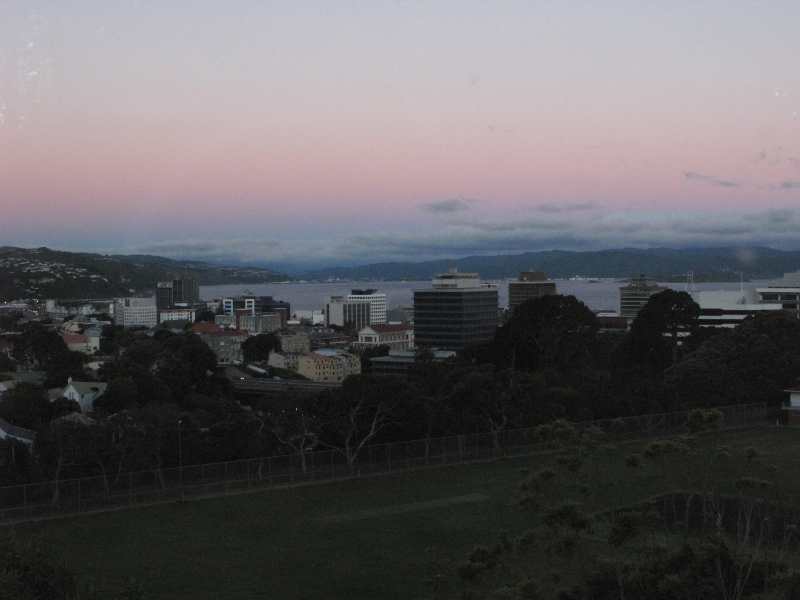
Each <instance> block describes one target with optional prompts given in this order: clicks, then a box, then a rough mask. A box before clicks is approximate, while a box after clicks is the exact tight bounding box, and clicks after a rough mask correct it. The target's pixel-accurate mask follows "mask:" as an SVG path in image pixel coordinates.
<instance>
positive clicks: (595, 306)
mask: <svg viewBox="0 0 800 600" xmlns="http://www.w3.org/2000/svg"><path fill="white" fill-rule="evenodd" d="M508 282H509V280H507V279H506V280H499V281H487V283H494V284H496V285H497V286H498V292H499V295H500V306H502V307H506V306H508ZM758 283H759V282H750V283H747V284H745V285H749V286H752V285H757V284H758ZM622 285H624V282H623V281H621V280H613V279H601V280H597V281H588V280H556V286H557V289H558V293H559V294H566V295H573V296H575V297H576V298H578V299H579V300H581V301H583V302H584V303H585V304H586V305H587V306H588V307H589V308H591V309H592V310H613V311H616V310H618V308H619V288H620V286H622ZM661 285H663V286H666V287H671V288H673V289H676V290H686V284H685V283H662V284H661ZM739 286H740V284H739V283H738V282H716V283H714V282H712V283H695V284H694V285H693V288H692V289H694V290H697V291H702V290H738V289H739ZM427 287H430V281H427V280H426V281H379V282H374V281H373V282H363V281H360V282H342V281H338V282H333V283H268V284H260V285H211V286H201V287H200V297H201V298H202V299H203V300H213V299H215V298H222V297H230V296H236V295H240V294H245V293H247V294H249V293H252V294H255V295H257V296H274V297H275V298H276V299H278V300H285V301H287V302H289V303H291V305H292V310H293V311H294V310H319V309H321V308H322V307H323V305H324V304H325V301H326V299H327V298H328V297H329V296H341V295H345V294H348V293H349V292H350V290H352V289H362V288H377V289H379V290H380V291H382V292H385V293H386V296H387V302H388V305H389V306H390V307H395V306H411V305H412V304H413V298H414V290H415V289H423V288H427Z"/></svg>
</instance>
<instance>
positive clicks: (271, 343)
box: [242, 333, 280, 362]
mask: <svg viewBox="0 0 800 600" xmlns="http://www.w3.org/2000/svg"><path fill="white" fill-rule="evenodd" d="M277 350H280V341H279V340H278V337H277V336H276V335H275V334H273V333H259V334H258V335H253V336H250V337H248V338H247V339H246V340H245V341H244V343H243V344H242V354H243V356H244V360H245V361H246V362H261V361H265V360H269V353H270V352H272V351H277Z"/></svg>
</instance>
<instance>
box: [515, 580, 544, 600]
mask: <svg viewBox="0 0 800 600" xmlns="http://www.w3.org/2000/svg"><path fill="white" fill-rule="evenodd" d="M518 591H519V597H520V598H523V599H524V600H538V599H539V598H541V597H542V593H541V591H540V590H539V584H537V583H536V581H535V580H534V579H526V580H525V581H523V582H522V583H521V584H520V585H519V588H518Z"/></svg>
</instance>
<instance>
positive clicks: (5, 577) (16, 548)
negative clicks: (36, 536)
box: [0, 535, 79, 600]
mask: <svg viewBox="0 0 800 600" xmlns="http://www.w3.org/2000/svg"><path fill="white" fill-rule="evenodd" d="M78 597H79V594H78V586H77V578H76V577H75V575H74V574H73V573H72V572H70V571H68V570H67V569H66V567H64V566H63V564H62V563H61V562H59V561H57V560H55V559H54V558H53V557H52V556H51V554H50V553H49V552H48V551H47V550H46V549H45V548H44V546H43V545H42V544H41V543H40V542H39V541H36V540H26V541H19V540H17V539H16V538H15V537H14V536H13V535H8V536H6V535H4V536H3V537H2V538H1V539H0V598H8V599H11V598H14V599H18V600H77V598H78Z"/></svg>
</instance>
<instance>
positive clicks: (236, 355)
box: [192, 323, 248, 365]
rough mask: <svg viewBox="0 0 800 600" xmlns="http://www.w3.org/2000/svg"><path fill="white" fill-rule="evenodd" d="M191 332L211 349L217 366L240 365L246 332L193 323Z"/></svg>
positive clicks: (213, 324)
mask: <svg viewBox="0 0 800 600" xmlns="http://www.w3.org/2000/svg"><path fill="white" fill-rule="evenodd" d="M192 332H193V333H196V334H197V335H199V336H200V339H202V340H203V342H205V344H206V345H207V346H208V347H209V348H211V350H212V351H213V352H214V355H215V356H216V357H217V362H218V363H219V364H221V365H230V364H241V363H242V361H243V360H244V356H243V354H242V344H243V343H244V341H245V340H246V339H247V338H248V333H247V332H246V331H242V330H239V329H224V328H222V327H220V326H219V325H216V324H215V323H195V324H194V325H193V326H192Z"/></svg>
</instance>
